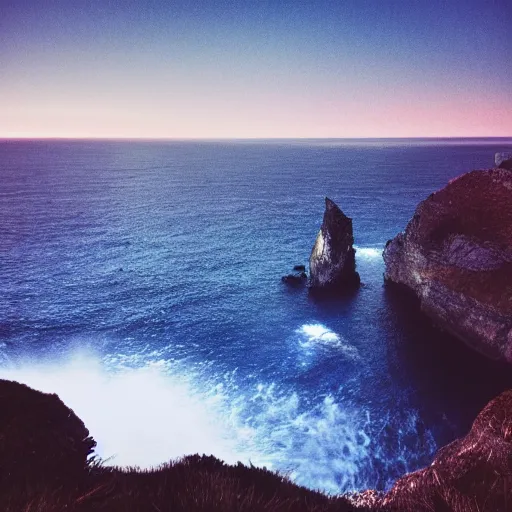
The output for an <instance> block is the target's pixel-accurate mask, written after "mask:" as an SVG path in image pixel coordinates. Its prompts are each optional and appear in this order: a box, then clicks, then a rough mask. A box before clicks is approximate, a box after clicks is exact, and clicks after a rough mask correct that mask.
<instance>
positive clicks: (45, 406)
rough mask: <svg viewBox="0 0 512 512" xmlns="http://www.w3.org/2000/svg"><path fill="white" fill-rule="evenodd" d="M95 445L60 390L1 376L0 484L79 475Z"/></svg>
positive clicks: (50, 482) (53, 483) (52, 482)
mask: <svg viewBox="0 0 512 512" xmlns="http://www.w3.org/2000/svg"><path fill="white" fill-rule="evenodd" d="M95 445H96V443H95V442H94V440H93V439H92V438H91V437H89V431H88V430H87V429H86V428H85V426H84V424H83V422H82V420H80V419H79V418H78V417H77V416H75V414H74V413H73V411H72V410H71V409H69V408H68V407H66V406H65V405H64V404H63V403H62V401H61V400H60V399H59V397H58V396H57V395H48V394H46V393H41V392H39V391H35V390H33V389H31V388H29V387H28V386H24V385H23V384H18V383H17V382H11V381H6V380H0V489H1V488H5V487H6V486H7V487H9V486H12V485H15V484H16V485H20V482H23V484H24V485H28V486H31V485H34V484H36V483H37V484H40V483H45V484H47V485H50V486H52V487H57V486H60V485H62V484H63V483H64V482H66V481H69V479H70V478H71V479H74V478H78V477H79V475H81V474H83V472H84V470H85V468H86V466H87V459H88V456H89V455H90V454H91V453H92V451H93V449H94V446H95ZM1 492H2V491H1V490H0V494H1Z"/></svg>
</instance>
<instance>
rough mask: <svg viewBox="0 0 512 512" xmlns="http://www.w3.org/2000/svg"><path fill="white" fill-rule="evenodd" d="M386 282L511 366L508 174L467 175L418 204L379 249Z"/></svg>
mask: <svg viewBox="0 0 512 512" xmlns="http://www.w3.org/2000/svg"><path fill="white" fill-rule="evenodd" d="M384 261H385V264H386V270H385V275H384V277H385V279H386V281H387V282H388V283H389V282H391V283H397V284H400V285H403V286H404V287H406V288H408V289H409V290H410V291H412V292H413V293H414V294H415V295H416V296H417V297H418V298H419V301H420V307H421V309H422V310H423V311H424V312H425V313H426V314H427V315H428V316H430V317H431V318H432V319H433V320H434V322H435V323H436V324H437V325H439V326H440V327H442V328H443V329H445V330H447V331H448V332H450V333H452V334H453V335H455V336H456V337H458V338H459V339H461V340H462V341H464V342H465V343H467V344H468V345H469V346H471V347H473V348H474V349H476V350H478V351H479V352H481V353H483V354H485V355H487V356H489V357H491V358H493V359H499V360H502V361H507V362H509V363H512V173H511V172H510V171H507V170H505V169H501V168H500V169H490V170H483V171H472V172H469V173H467V174H464V175H462V176H460V177H458V178H456V179H454V180H452V181H451V182H450V183H449V184H448V185H447V186H446V187H444V188H443V189H441V190H440V191H438V192H436V193H435V194H431V195H430V196H429V197H428V198H427V199H425V200H424V201H423V202H421V203H420V204H419V205H418V207H417V209H416V212H415V214H414V216H413V218H412V219H411V221H410V222H409V224H408V225H407V228H406V229H405V231H404V232H403V233H399V234H398V235H397V236H396V237H395V238H394V239H393V240H390V241H388V243H387V244H386V248H385V250H384Z"/></svg>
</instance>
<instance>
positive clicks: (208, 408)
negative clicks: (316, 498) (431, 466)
mask: <svg viewBox="0 0 512 512" xmlns="http://www.w3.org/2000/svg"><path fill="white" fill-rule="evenodd" d="M299 331H300V332H301V335H302V334H303V335H304V336H309V337H310V339H311V340H312V341H315V340H316V341H318V340H320V342H326V343H339V342H340V339H341V338H340V337H339V336H338V335H336V334H335V333H333V332H332V331H329V330H328V329H326V328H323V329H321V328H320V326H318V325H316V324H311V325H309V324H308V325H305V326H303V327H302V328H301V330H299ZM161 356H162V353H161V352H159V353H153V354H152V355H151V354H150V355H149V357H148V356H147V355H146V356H140V355H134V356H123V355H115V356H110V357H103V358H100V357H98V356H95V355H94V354H90V353H89V354H83V353H79V354H74V355H73V357H71V358H69V359H67V360H65V361H60V362H58V363H56V364H41V363H39V364H21V365H19V366H16V367H14V366H12V367H10V368H2V369H1V370H0V374H1V377H2V378H7V379H11V380H16V381H19V382H23V383H25V384H27V385H29V386H31V387H33V388H35V389H38V390H41V391H44V392H52V393H57V394H58V395H59V397H60V398H61V399H62V400H63V401H64V403H65V404H66V405H68V406H69V407H71V408H72V409H73V410H74V411H75V413H76V414H77V415H78V416H79V417H80V418H81V419H82V420H83V421H84V423H85V425H86V426H87V428H88V429H89V430H90V432H91V435H92V436H93V437H94V438H95V439H96V441H97V442H98V447H97V450H96V452H97V454H98V455H99V456H100V457H102V458H103V459H107V460H106V463H107V464H113V465H119V466H133V465H136V466H139V467H146V468H147V467H152V466H156V465H158V464H161V463H162V462H165V461H168V460H170V459H174V458H178V457H181V456H184V455H189V454H194V453H204V454H212V455H215V456H217V457H219V458H221V459H223V460H225V461H226V462H229V463H235V462H237V461H242V462H244V463H246V464H247V463H252V464H254V465H256V466H260V467H267V468H269V469H273V470H278V471H281V472H285V473H287V474H288V475H289V476H290V477H291V478H292V479H293V480H294V481H295V482H297V483H299V484H301V485H305V486H307V487H310V488H313V489H321V490H323V491H326V492H329V493H339V492H344V491H347V490H355V489H363V488H368V487H372V488H376V487H381V488H382V487H385V486H389V484H390V483H391V479H390V478H388V480H386V481H381V479H380V477H379V476H378V475H379V474H386V475H388V474H389V471H381V469H382V467H388V466H390V467H391V466H393V464H395V465H396V457H403V458H404V461H405V463H406V464H405V466H410V465H411V464H410V462H411V461H410V460H409V459H410V453H409V451H408V450H405V449H404V450H403V452H400V451H398V452H397V453H395V454H394V455H393V457H392V458H390V455H389V454H387V453H386V452H385V451H383V449H382V446H381V442H382V440H381V439H378V437H375V436H376V432H378V431H379V429H380V430H382V428H383V427H382V425H383V424H384V425H385V424H386V422H388V423H389V424H391V423H392V420H390V419H389V418H388V419H386V418H384V419H378V420H377V421H375V418H372V417H371V414H370V412H369V411H365V410H362V409H359V408H357V407H356V406H354V405H353V404H351V403H349V402H347V403H343V401H340V400H342V399H340V398H339V397H338V398H336V397H334V396H332V395H331V394H327V395H324V396H318V397H316V399H315V400H310V399H306V398H304V397H301V396H300V394H299V393H298V392H297V391H296V390H293V389H287V388H285V387H283V386H280V385H277V384H276V383H274V382H257V381H251V382H250V383H247V382H242V381H241V379H239V378H238V376H237V372H236V371H231V372H227V373H224V374H222V375H217V374H216V372H215V368H214V366H213V365H209V364H206V365H202V366H201V365H199V366H196V367H190V366H189V367H187V366H186V365H185V364H183V363H180V362H176V361H169V360H168V359H166V358H165V357H161ZM409 417H410V418H412V419H410V421H411V422H412V423H411V427H410V429H409V430H407V429H406V430H407V432H408V434H410V433H411V432H414V429H415V422H414V418H413V415H412V416H411V414H409ZM383 421H384V423H382V422H383ZM401 424H402V426H403V425H404V422H401ZM407 432H406V431H405V430H404V432H403V435H406V434H407ZM400 435H401V436H402V433H401V434H400ZM427 441H428V443H430V448H429V449H432V448H433V446H434V445H433V440H432V439H431V438H428V439H427ZM397 443H398V444H397V445H398V446H399V445H400V440H398V441H397ZM388 459H389V460H388ZM405 459H407V460H405ZM381 466H382V467H381ZM405 466H404V467H405ZM379 468H380V469H379ZM412 468H413V469H415V467H414V461H412Z"/></svg>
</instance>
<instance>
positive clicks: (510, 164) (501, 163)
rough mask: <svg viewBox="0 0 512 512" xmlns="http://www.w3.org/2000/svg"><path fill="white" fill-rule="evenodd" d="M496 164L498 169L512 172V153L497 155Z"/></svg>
mask: <svg viewBox="0 0 512 512" xmlns="http://www.w3.org/2000/svg"><path fill="white" fill-rule="evenodd" d="M494 163H495V164H496V167H500V168H501V169H507V170H509V171H512V153H496V155H495V156H494Z"/></svg>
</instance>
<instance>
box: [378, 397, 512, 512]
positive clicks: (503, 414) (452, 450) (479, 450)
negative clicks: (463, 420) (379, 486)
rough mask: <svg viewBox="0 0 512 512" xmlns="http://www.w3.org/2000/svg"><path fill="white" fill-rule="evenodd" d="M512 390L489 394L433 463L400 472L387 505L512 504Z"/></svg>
mask: <svg viewBox="0 0 512 512" xmlns="http://www.w3.org/2000/svg"><path fill="white" fill-rule="evenodd" d="M511 483H512V390H509V391H505V392H504V393H502V394H501V395H500V396H498V397H497V398H495V399H494V400H491V402H489V404H487V406H486V407H485V408H484V409H483V410H482V411H481V412H480V414H479V415H478V416H477V418H476V420H475V422H474V423H473V426H472V428H471V430H470V432H469V434H468V435H467V436H466V437H464V438H462V439H457V440H456V441H454V442H453V443H450V444H449V445H447V446H445V447H443V448H441V449H440V450H439V451H438V452H437V454H436V457H435V459H434V462H433V463H432V465H431V466H429V467H427V468H425V469H422V470H420V471H416V472H414V473H410V474H408V475H406V476H404V477H402V478H400V479H399V480H398V481H397V482H396V483H395V485H394V486H393V488H392V489H391V490H390V491H389V492H388V493H387V494H386V496H385V498H384V500H383V502H382V505H383V506H384V509H386V510H387V509H388V508H390V509H391V510H399V511H401V510H403V511H409V510H410V511H415V512H427V511H429V512H430V511H433V510H436V511H437V510H438V511H441V510H445V511H460V512H463V511H464V512H473V511H474V512H477V511H480V512H483V511H491V510H492V511H498V510H502V511H506V510H512V485H511Z"/></svg>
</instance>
